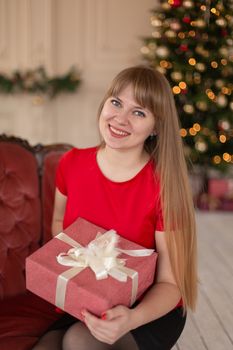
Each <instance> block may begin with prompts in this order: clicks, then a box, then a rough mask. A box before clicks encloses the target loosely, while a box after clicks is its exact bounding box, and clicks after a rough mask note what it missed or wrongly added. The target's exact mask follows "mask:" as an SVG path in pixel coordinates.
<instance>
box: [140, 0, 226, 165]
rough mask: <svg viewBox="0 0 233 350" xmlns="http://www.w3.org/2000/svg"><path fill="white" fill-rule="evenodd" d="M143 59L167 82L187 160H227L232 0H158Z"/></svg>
mask: <svg viewBox="0 0 233 350" xmlns="http://www.w3.org/2000/svg"><path fill="white" fill-rule="evenodd" d="M151 24H152V27H153V32H152V36H151V37H147V38H144V46H143V47H142V48H141V52H142V54H143V57H144V59H145V60H146V62H148V63H149V64H150V66H152V67H154V68H155V69H157V70H159V71H160V72H162V73H164V75H165V76H166V77H167V79H168V81H169V82H170V84H171V87H172V90H173V93H174V96H175V100H176V105H177V108H178V113H179V116H180V120H181V129H180V133H181V136H182V137H183V138H184V144H185V152H186V154H187V156H188V157H189V159H191V161H192V163H193V164H200V165H202V166H205V167H208V168H209V167H215V168H218V169H220V170H226V169H229V165H230V164H231V166H232V163H233V96H232V95H233V38H232V33H233V0H228V1H211V0H206V1H193V0H184V1H182V0H168V1H164V0H162V1H161V2H160V4H159V5H158V7H157V8H156V9H154V10H153V11H152V16H151Z"/></svg>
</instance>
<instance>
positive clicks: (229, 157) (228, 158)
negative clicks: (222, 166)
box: [222, 153, 231, 163]
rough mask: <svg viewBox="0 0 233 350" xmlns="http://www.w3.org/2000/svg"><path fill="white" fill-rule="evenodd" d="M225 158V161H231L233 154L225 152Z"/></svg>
mask: <svg viewBox="0 0 233 350" xmlns="http://www.w3.org/2000/svg"><path fill="white" fill-rule="evenodd" d="M222 158H223V160H225V162H227V163H229V162H230V161H231V155H230V154H229V153H223V156H222Z"/></svg>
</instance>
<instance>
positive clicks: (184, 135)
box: [180, 128, 188, 137]
mask: <svg viewBox="0 0 233 350" xmlns="http://www.w3.org/2000/svg"><path fill="white" fill-rule="evenodd" d="M187 134H188V133H187V131H186V130H185V129H184V128H182V129H180V136H182V137H186V136H187Z"/></svg>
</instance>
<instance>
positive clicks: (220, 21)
mask: <svg viewBox="0 0 233 350" xmlns="http://www.w3.org/2000/svg"><path fill="white" fill-rule="evenodd" d="M216 24H217V25H218V26H220V27H226V25H227V21H226V20H225V19H224V18H223V17H221V18H218V19H216Z"/></svg>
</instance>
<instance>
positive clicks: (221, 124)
mask: <svg viewBox="0 0 233 350" xmlns="http://www.w3.org/2000/svg"><path fill="white" fill-rule="evenodd" d="M218 126H219V129H220V130H229V129H230V126H231V125H230V123H229V121H228V120H226V119H220V120H219V122H218Z"/></svg>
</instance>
